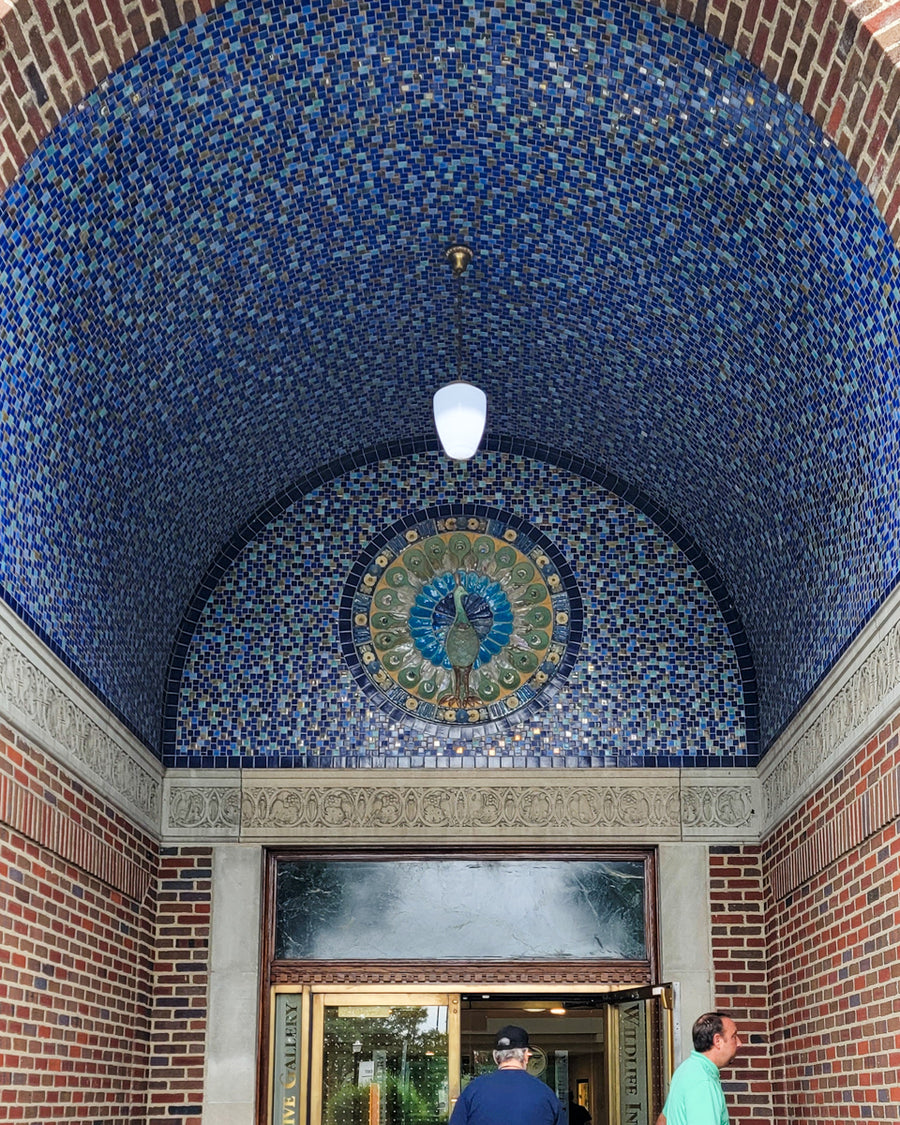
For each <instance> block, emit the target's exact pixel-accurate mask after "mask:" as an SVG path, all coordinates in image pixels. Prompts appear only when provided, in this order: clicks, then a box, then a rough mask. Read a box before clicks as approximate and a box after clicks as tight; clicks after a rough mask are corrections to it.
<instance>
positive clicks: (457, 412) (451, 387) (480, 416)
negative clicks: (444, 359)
mask: <svg viewBox="0 0 900 1125" xmlns="http://www.w3.org/2000/svg"><path fill="white" fill-rule="evenodd" d="M486 418H487V396H486V395H485V393H484V391H482V390H479V388H478V387H473V386H472V384H471V383H463V382H461V381H457V382H456V383H447V385H446V386H444V387H441V388H439V390H437V391H436V392H435V395H434V424H435V427H436V428H437V433H438V437H439V438H440V439H441V445H442V446H443V448H444V452H445V453H446V454H447V456H448V457H451V458H452V459H453V460H454V461H468V459H469V458H470V457H473V456H474V455H475V451H476V450H477V449H478V444H479V442H480V441H481V435H482V434H483V433H484V422H485V419H486Z"/></svg>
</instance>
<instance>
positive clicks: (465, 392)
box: [434, 246, 487, 461]
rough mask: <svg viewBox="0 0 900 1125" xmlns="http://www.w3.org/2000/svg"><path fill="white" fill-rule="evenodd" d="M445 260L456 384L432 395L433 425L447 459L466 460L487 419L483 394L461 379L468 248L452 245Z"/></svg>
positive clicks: (470, 256) (470, 253) (476, 448)
mask: <svg viewBox="0 0 900 1125" xmlns="http://www.w3.org/2000/svg"><path fill="white" fill-rule="evenodd" d="M447 260H448V261H449V263H450V266H451V269H452V270H453V277H454V280H455V281H456V307H455V312H456V381H455V382H453V383H447V384H446V385H445V386H443V387H440V388H439V389H438V390H437V391H436V392H435V395H434V425H435V428H436V429H437V434H438V437H439V438H440V442H441V446H442V447H443V450H444V452H445V453H446V454H447V456H448V457H450V458H452V460H454V461H468V460H469V458H470V457H473V456H474V455H475V453H476V452H477V450H478V445H479V443H480V442H481V436H482V434H483V433H484V423H485V419H486V418H487V396H486V395H485V393H484V391H482V390H480V389H479V388H478V387H475V386H473V385H472V384H471V383H466V382H465V381H464V380H463V378H462V351H463V330H462V276H463V274H464V273H465V271H466V269H467V267H468V265H469V263H470V262H471V261H472V251H471V250H470V249H469V247H468V246H451V247H450V249H449V250H448V251H447Z"/></svg>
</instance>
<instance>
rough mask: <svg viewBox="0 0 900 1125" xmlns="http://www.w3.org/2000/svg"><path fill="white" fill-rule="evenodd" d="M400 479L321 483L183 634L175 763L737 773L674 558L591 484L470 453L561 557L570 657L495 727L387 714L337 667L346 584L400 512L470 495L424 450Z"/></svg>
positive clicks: (726, 668) (728, 721)
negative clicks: (540, 696)
mask: <svg viewBox="0 0 900 1125" xmlns="http://www.w3.org/2000/svg"><path fill="white" fill-rule="evenodd" d="M407 466H408V463H407V462H406V461H405V460H401V461H399V462H390V461H388V462H382V463H380V464H378V465H373V466H371V467H370V468H367V469H360V470H358V471H356V472H353V473H348V474H346V475H345V476H341V477H339V478H337V479H336V480H334V481H332V482H330V483H328V484H323V485H321V486H320V487H319V488H317V489H315V490H314V491H312V492H310V493H309V494H308V495H307V496H306V497H304V498H303V499H302V500H299V501H297V502H296V503H294V504H293V505H291V506H289V507H287V508H286V509H285V510H284V512H282V513H281V514H280V515H278V516H277V517H276V518H274V519H273V520H272V521H271V523H270V524H269V525H268V526H267V527H266V528H265V529H263V530H262V531H261V532H260V533H259V534H258V536H257V537H256V538H255V539H254V540H252V541H251V542H249V543H247V545H246V546H244V548H243V550H241V551H240V553H239V554H238V555H237V558H236V559H235V561H234V563H233V565H232V566H231V567H230V568H228V569H227V570H226V571H225V573H224V574H223V575H222V576H221V578H220V580H219V582H218V585H217V587H216V589H215V590H214V591H213V592H212V594H211V595H210V597H209V598H208V599H207V600H206V603H205V605H204V606H203V608H202V610H201V612H200V615H199V620H198V623H197V625H196V628H195V629H194V633H193V639H192V641H191V643H190V646H189V649H188V651H187V653H186V657H185V660H184V664H183V674H182V678H181V693H180V698H179V700H178V708H177V720H176V722H175V723H174V724H173V729H172V732H171V733H172V736H173V737H172V740H171V747H169V746H167V748H166V753H165V754H164V761H165V762H166V764H167V765H172V766H193V767H211V766H240V765H247V764H251V765H254V766H258V765H278V766H294V765H317V766H321V765H365V766H379V765H390V766H398V767H401V766H427V765H433V766H437V765H439V764H440V765H444V766H449V765H450V764H451V763H452V762H454V761H456V762H457V764H462V765H488V764H494V765H498V766H500V765H512V766H515V765H520V766H521V765H527V766H541V765H550V766H555V765H567V766H583V765H591V766H593V765H601V766H604V765H606V766H608V765H672V764H680V763H686V764H702V765H710V764H711V765H733V764H741V765H744V764H747V761H748V754H747V738H746V726H745V722H744V706H743V697H742V686H741V670H740V668H739V666H738V658H737V655H736V651H735V646H734V643H733V639H732V636H731V635H730V633H729V630H728V628H727V626H726V624H725V621H724V619H723V616H722V613H721V611H720V607H719V606H718V604H717V603H716V601H715V599H714V598H713V596H712V594H711V592H710V590H709V588H708V586H707V585H706V583H705V582H704V581H703V580H702V578H701V577H700V575H699V574H698V572H697V570H696V569H695V568H694V566H692V565H691V563H690V562H689V561H688V559H687V557H686V556H685V554H684V552H682V551H681V550H680V549H679V547H678V546H676V544H675V543H673V542H672V540H671V539H670V538H669V537H668V536H666V535H664V534H663V533H662V532H661V531H660V529H659V528H657V527H656V526H655V525H654V524H653V523H652V521H651V520H650V519H648V518H647V516H646V515H644V514H643V513H641V512H639V511H638V510H637V509H636V508H634V507H633V506H632V505H630V504H627V503H626V502H624V501H623V500H621V499H619V498H618V497H616V496H614V495H612V494H611V493H609V492H606V491H604V490H602V489H600V488H598V487H597V486H595V485H594V484H592V483H591V482H588V481H585V480H583V479H582V478H580V477H577V476H575V475H573V474H571V473H567V472H564V471H560V470H556V469H553V468H551V467H548V466H545V465H541V464H540V463H539V462H534V461H530V460H526V459H523V458H520V457H511V456H508V455H503V454H484V455H482V456H481V457H480V458H479V466H478V472H477V477H476V480H477V488H478V491H479V494H480V495H481V496H482V497H483V498H484V499H485V501H489V502H490V505H491V506H492V507H493V508H495V509H497V510H499V511H501V512H505V513H509V516H510V518H511V519H512V520H514V519H515V517H518V518H520V519H526V520H528V521H530V523H531V524H532V525H534V526H535V528H536V530H538V531H539V532H543V533H544V534H546V535H549V536H550V537H551V538H552V540H553V542H554V544H555V545H556V547H557V549H558V550H559V551H560V552H561V553H562V555H563V556H564V557H565V558H566V559H568V561H569V564H570V566H571V568H572V571H573V573H574V577H575V581H576V582H577V584H578V587H579V589H580V591H581V598H582V599H583V610H584V636H583V639H582V641H581V645H580V654H579V657H578V659H577V660H575V663H574V667H573V668H572V670H571V672H570V674H569V676H568V680H567V681H566V682H565V683H563V684H562V685H561V686H560V687H559V688H558V690H557V691H556V692H555V693H554V694H553V696H552V697H551V698H549V700H548V701H547V704H546V706H545V707H537V708H535V709H534V710H533V711H532V712H530V713H528V712H526V713H525V715H524V717H521V716H517V715H513V716H511V718H510V720H509V722H508V723H507V724H506V725H504V724H503V723H502V722H487V723H485V724H482V726H481V727H478V726H475V725H468V726H462V725H460V726H457V727H451V728H445V729H435V724H434V723H433V722H428V721H423V719H422V718H421V717H418V716H417V715H415V714H409V715H407V716H406V718H400V717H399V716H398V714H397V712H398V710H399V709H398V708H391V709H389V711H387V712H386V711H385V710H384V709H383V708H382V707H381V706H380V705H379V704H378V702H377V701H376V700H375V699H374V698H373V697H372V695H371V694H366V692H365V691H364V690H363V688H362V687H361V686H360V684H359V683H358V682H357V680H356V679H355V678H354V672H353V668H352V666H351V663H350V662H348V660H347V656H346V651H345V648H346V646H345V645H344V643H343V641H342V637H341V626H342V620H341V617H340V615H339V612H338V610H339V607H340V605H341V600H342V598H343V597H344V594H345V584H346V582H347V578H348V575H349V574H350V573H351V572H352V570H353V568H354V566H355V565H356V563H357V560H358V559H359V557H360V555H364V554H365V553H366V552H365V548H366V547H367V545H368V543H367V539H368V537H369V536H371V537H372V538H374V537H375V535H376V533H377V532H380V531H381V530H382V529H383V528H389V527H391V526H392V525H394V524H395V522H396V521H399V520H402V519H403V518H404V517H405V516H407V515H408V514H409V513H408V505H410V504H412V505H413V506H414V507H415V508H416V509H419V508H428V507H429V505H431V504H435V503H438V502H440V503H443V504H445V505H452V504H453V503H457V504H461V503H463V502H465V500H466V498H467V497H468V495H469V489H470V488H471V487H472V484H473V481H472V477H471V476H470V475H469V470H467V469H466V468H459V467H450V468H448V466H447V463H446V461H444V460H443V458H441V457H438V456H437V455H434V454H432V455H423V456H422V457H420V458H418V459H416V474H415V483H414V485H411V486H410V487H409V488H408V489H407V490H406V491H405V492H401V491H400V490H398V489H397V488H396V487H395V482H396V480H397V477H398V474H399V475H403V474H404V473H405V472H406V470H407ZM416 525H417V526H418V521H416ZM361 529H365V531H361ZM520 718H521V721H516V720H517V719H520Z"/></svg>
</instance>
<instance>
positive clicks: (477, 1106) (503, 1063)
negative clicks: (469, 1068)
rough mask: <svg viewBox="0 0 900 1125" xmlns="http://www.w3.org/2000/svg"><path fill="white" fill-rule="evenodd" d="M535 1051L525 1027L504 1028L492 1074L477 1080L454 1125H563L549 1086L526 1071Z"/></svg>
mask: <svg viewBox="0 0 900 1125" xmlns="http://www.w3.org/2000/svg"><path fill="white" fill-rule="evenodd" d="M530 1055H531V1051H530V1050H529V1047H528V1032H527V1031H526V1030H525V1028H524V1027H514V1026H512V1025H510V1026H509V1027H501V1028H500V1030H499V1031H498V1032H497V1039H496V1041H495V1043H494V1062H495V1063H496V1064H497V1069H496V1070H495V1071H494V1072H493V1073H492V1074H482V1075H480V1076H479V1077H478V1078H473V1079H472V1081H471V1082H470V1083H469V1085H468V1086H466V1088H465V1090H463V1092H462V1094H460V1097H459V1101H458V1102H457V1103H456V1105H455V1106H454V1109H453V1113H452V1114H451V1115H450V1125H560V1122H562V1121H565V1112H564V1110H563V1107H562V1103H561V1102H560V1100H559V1098H558V1097H557V1096H556V1094H554V1093H553V1091H552V1090H551V1089H550V1087H549V1086H548V1085H546V1083H544V1082H541V1080H540V1079H539V1078H535V1077H534V1076H533V1075H531V1074H529V1073H528V1071H527V1070H526V1067H527V1066H528V1058H529V1056H530Z"/></svg>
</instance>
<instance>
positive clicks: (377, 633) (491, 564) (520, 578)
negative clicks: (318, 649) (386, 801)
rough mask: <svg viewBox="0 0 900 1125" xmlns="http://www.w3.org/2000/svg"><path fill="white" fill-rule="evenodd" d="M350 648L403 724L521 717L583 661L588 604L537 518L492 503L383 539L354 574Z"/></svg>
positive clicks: (405, 525) (373, 689) (344, 622)
mask: <svg viewBox="0 0 900 1125" xmlns="http://www.w3.org/2000/svg"><path fill="white" fill-rule="evenodd" d="M341 633H342V641H343V645H344V653H345V656H346V657H347V660H348V662H349V664H350V666H351V668H352V670H353V673H354V675H355V677H356V679H357V682H358V683H359V684H360V685H361V686H362V687H363V688H364V690H365V691H366V692H367V694H368V695H369V696H370V697H371V698H372V699H373V700H375V701H376V702H377V704H378V705H379V706H380V707H382V708H384V709H386V710H388V711H389V712H391V713H392V714H393V716H394V717H395V718H399V717H403V718H405V719H413V720H414V721H415V722H417V723H418V724H422V723H425V724H428V725H430V726H431V725H433V726H435V727H438V728H445V727H460V726H473V727H479V726H483V725H485V724H498V723H499V724H502V723H506V722H508V721H509V720H511V719H513V720H515V721H521V719H523V718H525V717H526V716H527V715H528V714H530V713H531V711H533V710H534V709H535V707H536V706H538V705H539V704H542V703H544V702H546V700H547V699H548V698H549V696H550V695H551V694H552V693H553V691H554V690H556V689H558V688H559V686H560V685H561V683H562V682H563V681H564V679H565V677H566V676H567V675H568V673H569V671H570V670H571V668H572V665H573V664H574V661H575V658H576V656H577V653H578V649H579V647H580V644H581V635H582V603H581V597H580V595H579V593H578V589H577V586H576V583H575V580H574V577H573V575H572V573H571V570H570V568H569V566H568V564H567V563H566V561H565V559H564V557H563V556H562V554H561V553H560V552H559V550H558V549H557V548H556V547H555V546H554V545H553V543H552V542H551V541H550V540H549V539H548V538H547V536H545V535H544V534H543V533H542V532H540V531H538V530H537V529H536V528H535V527H533V526H531V525H530V524H529V523H527V521H525V520H523V519H521V518H519V517H516V516H512V515H510V514H508V513H504V512H501V511H499V510H498V509H490V508H486V507H481V506H475V505H472V506H461V505H457V506H454V507H452V508H451V507H449V506H448V507H445V508H441V509H434V510H432V509H429V510H428V511H426V512H422V513H417V514H416V515H415V516H411V517H408V518H406V519H404V520H402V521H400V522H399V523H397V524H394V525H393V526H391V527H390V528H387V529H386V530H385V531H384V532H382V533H381V535H379V536H378V537H377V538H376V539H375V540H374V541H373V542H372V543H370V544H369V546H368V547H367V548H366V550H365V551H364V552H363V554H362V556H361V557H360V560H359V562H358V563H357V565H356V566H355V567H354V568H353V571H352V573H351V575H350V577H349V579H348V582H347V587H346V590H345V594H344V599H343V601H342V606H341Z"/></svg>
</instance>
